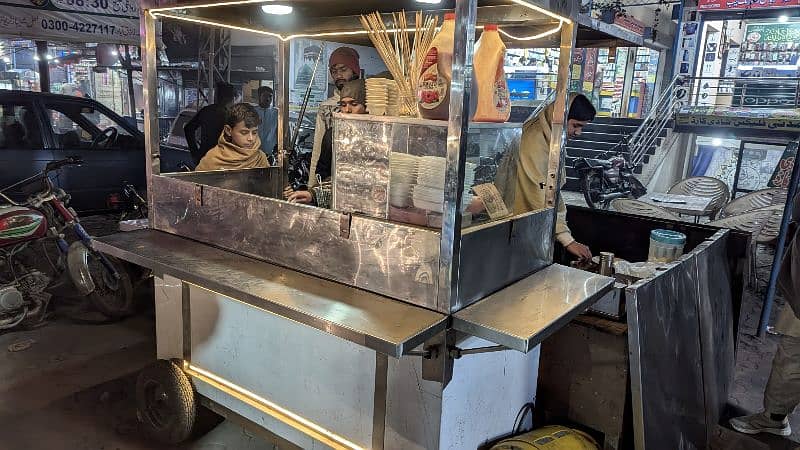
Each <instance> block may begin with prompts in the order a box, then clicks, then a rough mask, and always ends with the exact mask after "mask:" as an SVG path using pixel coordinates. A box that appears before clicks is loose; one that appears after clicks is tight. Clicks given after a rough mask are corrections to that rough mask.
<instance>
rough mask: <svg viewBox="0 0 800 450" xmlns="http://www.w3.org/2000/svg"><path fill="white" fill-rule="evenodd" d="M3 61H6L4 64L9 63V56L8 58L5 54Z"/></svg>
mask: <svg viewBox="0 0 800 450" xmlns="http://www.w3.org/2000/svg"><path fill="white" fill-rule="evenodd" d="M3 62H4V63H6V64H8V63H10V62H11V58H9V57H8V56H6V57H5V58H3Z"/></svg>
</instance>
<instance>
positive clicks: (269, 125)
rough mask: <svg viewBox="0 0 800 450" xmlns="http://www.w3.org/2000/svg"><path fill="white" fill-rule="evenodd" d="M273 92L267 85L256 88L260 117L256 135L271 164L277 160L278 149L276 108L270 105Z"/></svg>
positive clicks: (257, 108) (257, 110)
mask: <svg viewBox="0 0 800 450" xmlns="http://www.w3.org/2000/svg"><path fill="white" fill-rule="evenodd" d="M273 97H274V93H273V91H272V88H271V87H269V86H261V87H260V88H258V106H256V108H255V109H256V112H258V116H259V117H260V118H261V125H259V127H258V136H259V137H260V138H261V150H263V151H264V153H266V154H267V158H269V162H270V164H271V165H275V162H276V161H277V158H276V156H277V150H278V110H277V109H276V108H273V107H272V99H273Z"/></svg>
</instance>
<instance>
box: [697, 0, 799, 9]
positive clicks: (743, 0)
mask: <svg viewBox="0 0 800 450" xmlns="http://www.w3.org/2000/svg"><path fill="white" fill-rule="evenodd" d="M791 6H800V0H698V1H697V7H698V8H699V9H701V10H727V9H751V8H786V7H791Z"/></svg>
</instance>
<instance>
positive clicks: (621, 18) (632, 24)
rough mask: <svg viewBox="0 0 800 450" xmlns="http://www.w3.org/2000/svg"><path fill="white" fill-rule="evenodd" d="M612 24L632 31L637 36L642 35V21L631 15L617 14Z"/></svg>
mask: <svg viewBox="0 0 800 450" xmlns="http://www.w3.org/2000/svg"><path fill="white" fill-rule="evenodd" d="M614 25H617V26H618V27H622V28H625V29H626V30H628V31H632V32H634V33H635V34H637V35H639V36H643V35H644V28H645V26H644V23H642V22H640V21H638V20H636V19H634V18H633V17H631V16H628V15H625V14H617V16H616V17H615V18H614Z"/></svg>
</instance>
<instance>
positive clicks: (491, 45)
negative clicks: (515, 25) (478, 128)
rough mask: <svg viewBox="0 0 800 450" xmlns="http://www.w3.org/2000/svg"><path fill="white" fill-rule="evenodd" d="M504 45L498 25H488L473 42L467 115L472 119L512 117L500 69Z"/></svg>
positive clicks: (502, 73) (504, 118) (489, 120)
mask: <svg viewBox="0 0 800 450" xmlns="http://www.w3.org/2000/svg"><path fill="white" fill-rule="evenodd" d="M505 57H506V46H505V44H503V40H502V39H500V33H498V32H497V25H494V24H487V25H485V26H484V27H483V33H482V34H481V38H480V39H478V42H476V43H475V56H474V58H473V66H472V80H473V81H472V91H471V95H470V102H469V103H470V105H469V106H470V108H469V110H470V113H471V114H470V118H471V120H472V121H474V122H507V121H508V118H509V117H510V116H511V98H510V96H509V93H508V82H507V81H506V74H505V71H504V70H503V62H504V60H505Z"/></svg>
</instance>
